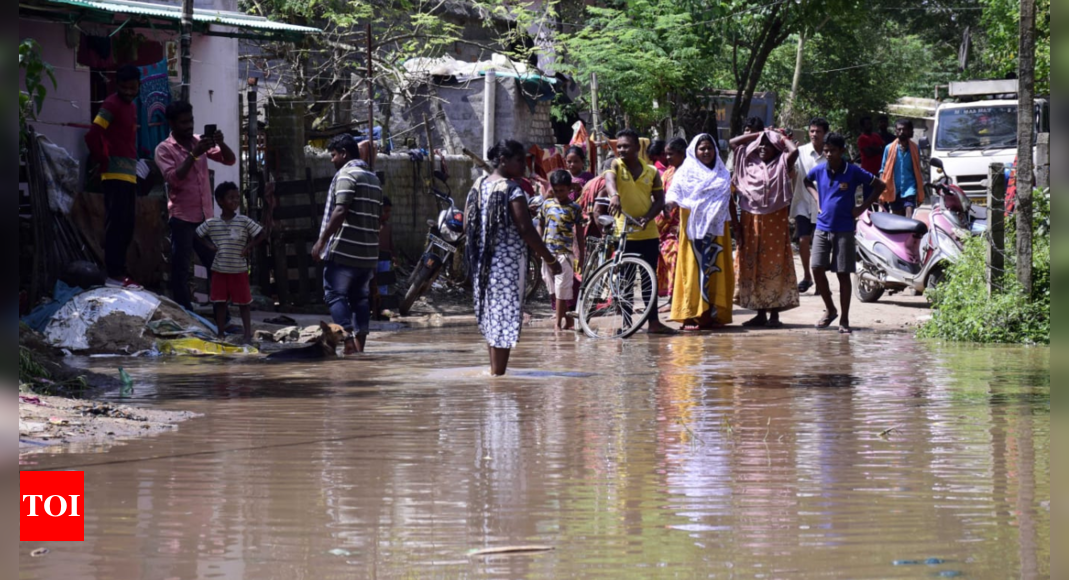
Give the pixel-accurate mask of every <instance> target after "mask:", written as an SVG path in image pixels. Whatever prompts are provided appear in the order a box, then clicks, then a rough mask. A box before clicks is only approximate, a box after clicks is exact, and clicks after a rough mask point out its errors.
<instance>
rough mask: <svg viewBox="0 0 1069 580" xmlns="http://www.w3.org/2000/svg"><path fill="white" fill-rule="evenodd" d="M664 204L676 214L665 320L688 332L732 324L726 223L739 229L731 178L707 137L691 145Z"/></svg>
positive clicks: (732, 278) (732, 275)
mask: <svg viewBox="0 0 1069 580" xmlns="http://www.w3.org/2000/svg"><path fill="white" fill-rule="evenodd" d="M666 201H667V203H668V205H669V207H678V208H679V212H680V227H679V254H678V257H677V258H676V271H675V281H674V290H673V292H672V315H671V318H670V319H671V320H672V321H673V322H679V323H682V324H683V330H684V331H691V332H697V331H707V330H714V329H716V328H718V327H722V326H726V325H728V324H731V322H732V309H733V306H732V299H733V298H734V295H735V268H734V260H733V259H732V255H731V230H730V229H729V226H728V224H729V223H730V224H732V225H733V226H734V227H738V226H737V217H736V216H737V215H738V214H737V212H736V211H735V207H734V206H735V203H734V200H733V198H732V195H731V174H730V173H729V172H728V170H727V167H726V166H725V165H724V162H723V160H722V159H721V158H720V152H719V151H718V150H717V147H716V140H715V139H713V137H712V136H711V135H708V134H703V135H698V136H697V137H695V138H694V141H692V142H691V144H690V147H689V148H688V149H687V160H686V161H684V162H683V165H682V166H681V167H680V168H679V169H678V170H676V173H675V175H674V176H673V178H672V185H671V187H670V188H669V190H668V195H667V198H666Z"/></svg>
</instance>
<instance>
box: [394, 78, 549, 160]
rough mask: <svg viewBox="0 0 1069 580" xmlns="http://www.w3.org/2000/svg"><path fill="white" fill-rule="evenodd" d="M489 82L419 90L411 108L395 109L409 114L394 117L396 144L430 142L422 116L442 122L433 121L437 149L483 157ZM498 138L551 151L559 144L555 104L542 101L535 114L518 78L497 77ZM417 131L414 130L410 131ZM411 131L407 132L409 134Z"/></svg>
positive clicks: (430, 87)
mask: <svg viewBox="0 0 1069 580" xmlns="http://www.w3.org/2000/svg"><path fill="white" fill-rule="evenodd" d="M485 86H486V84H485V81H483V80H478V81H473V82H471V83H468V84H464V85H445V86H423V87H421V88H420V89H419V92H418V93H417V95H419V96H417V97H416V99H415V100H414V101H415V105H414V106H412V107H407V106H405V107H400V106H397V107H395V110H406V111H407V113H406V116H405V117H404V118H398V117H394V118H393V120H392V122H391V125H392V126H391V130H392V132H393V134H394V135H398V134H404V137H402V138H400V139H399V140H398V141H399V142H398V143H397V145H398V146H401V145H402V143H403V141H404V139H405V138H415V139H416V142H417V143H418V144H419V145H420V147H425V146H426V143H427V138H426V135H425V132H424V130H423V129H422V127H421V126H420V125H421V124H422V123H423V117H424V116H426V117H427V118H428V119H435V118H438V119H439V121H438V122H436V123H434V142H435V147H436V148H445V149H446V150H448V151H449V152H451V153H455V154H459V153H460V152H461V149H463V148H467V149H469V150H471V151H473V152H476V153H479V154H481V155H485V154H486V152H485V151H483V119H484V117H485V115H484V113H485V110H484V105H483V103H484V96H485ZM495 111H496V114H495V129H494V136H495V139H496V140H501V139H515V140H517V141H519V142H521V143H524V144H525V145H528V146H530V145H538V146H541V147H547V146H551V145H554V144H556V136H555V135H554V133H553V123H552V118H551V114H552V105H551V103H549V102H539V103H537V104H536V106H535V110H534V112H531V108H530V107H529V106H528V105H527V101H526V100H524V98H523V95H522V94H521V93H520V89H519V86H518V84H517V82H516V80H515V79H511V78H499V79H497V102H496V107H495ZM413 128H415V129H414V130H412V129H413ZM409 130H412V131H411V132H409V133H405V132H406V131H409Z"/></svg>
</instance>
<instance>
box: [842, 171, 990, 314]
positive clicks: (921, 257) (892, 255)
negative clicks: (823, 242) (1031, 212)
mask: <svg viewBox="0 0 1069 580" xmlns="http://www.w3.org/2000/svg"><path fill="white" fill-rule="evenodd" d="M931 163H932V166H933V167H937V168H942V166H943V164H942V162H941V161H940V160H939V159H932V161H931ZM926 191H928V194H929V197H930V198H931V199H932V212H931V216H930V219H929V223H931V227H929V226H928V225H926V224H924V223H923V222H920V221H917V220H913V219H909V218H904V217H900V216H897V215H893V214H889V213H873V212H871V211H870V212H867V213H865V214H864V215H862V216H861V219H860V220H859V222H858V228H857V235H856V236H857V250H858V271H857V274H856V275H855V287H856V288H857V296H858V299H859V300H861V301H862V302H869V303H871V302H876V301H878V300H879V299H880V298H882V297H883V295H884V294H885V293H886V292H890V293H892V294H894V293H897V292H901V291H903V290H905V289H907V288H912V289H914V290H915V291H917V292H918V293H923V292H925V291H927V290H931V289H933V288H935V287H936V286H938V285H939V284H941V283H942V282H943V281H944V280H945V278H946V272H947V268H948V267H949V266H950V265H952V264H954V263H956V262H957V261H958V260H960V259H961V255H962V251H963V250H964V243H965V240H966V239H967V238H969V237H970V236H976V235H982V234H983V233H984V232H985V231H986V230H987V212H986V210H985V209H984V208H980V207H977V206H974V205H973V204H972V203H971V202H970V201H969V197H968V196H967V195H966V194H965V191H964V190H962V189H961V188H960V187H958V186H957V185H954V183H953V182H952V181H951V180H950V178H948V177H945V176H944V177H943V178H942V179H940V180H939V181H937V182H935V183H933V184H931V185H928V186H926Z"/></svg>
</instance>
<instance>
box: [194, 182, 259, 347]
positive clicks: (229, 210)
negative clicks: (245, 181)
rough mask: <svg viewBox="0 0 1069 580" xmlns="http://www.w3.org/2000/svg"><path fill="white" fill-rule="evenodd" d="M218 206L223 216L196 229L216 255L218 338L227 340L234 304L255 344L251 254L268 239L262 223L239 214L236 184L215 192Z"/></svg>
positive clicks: (213, 294) (247, 338) (248, 338)
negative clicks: (230, 306) (229, 309)
mask: <svg viewBox="0 0 1069 580" xmlns="http://www.w3.org/2000/svg"><path fill="white" fill-rule="evenodd" d="M215 203H217V204H219V207H220V208H221V209H222V210H223V215H222V217H219V218H212V219H209V220H208V221H206V222H204V223H203V224H201V226H200V227H199V228H197V239H198V240H200V242H201V243H202V244H204V245H205V246H207V247H208V249H209V250H211V251H212V252H214V253H215V261H214V262H213V263H212V291H211V299H212V305H213V306H214V307H215V321H216V324H218V326H219V338H226V330H224V328H225V325H226V314H227V311H226V310H227V305H228V304H229V303H233V304H234V305H235V306H237V307H238V308H239V310H240V311H241V322H242V323H243V324H244V325H245V343H246V344H249V343H251V342H252V311H251V309H250V305H251V304H252V290H251V289H250V287H249V260H248V258H249V252H251V251H252V249H253V248H255V247H256V246H258V245H260V243H262V242H263V241H264V238H266V237H267V234H266V232H265V231H264V229H263V228H262V227H260V224H258V223H256V222H254V221H252V220H251V219H249V218H247V217H245V216H243V215H238V208H239V207H241V193H240V192H239V191H238V186H237V185H234V184H233V183H229V182H227V183H224V184H222V185H220V186H219V187H217V188H216V189H215Z"/></svg>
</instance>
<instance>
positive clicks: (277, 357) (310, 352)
mask: <svg viewBox="0 0 1069 580" xmlns="http://www.w3.org/2000/svg"><path fill="white" fill-rule="evenodd" d="M319 328H320V329H321V330H322V332H321V333H320V335H319V339H317V340H316V341H315V342H314V343H312V344H310V345H308V346H306V347H303V348H290V349H286V350H282V351H279V352H276V353H273V354H270V355H268V357H267V360H269V361H272V362H287V361H288V362H299V361H317V360H327V359H331V358H337V357H338V347H339V346H341V345H342V344H344V343H345V337H346V332H345V329H344V328H342V327H340V326H338V325H337V324H327V323H326V322H320V323H319Z"/></svg>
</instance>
